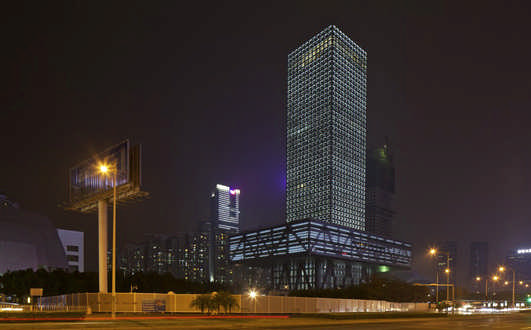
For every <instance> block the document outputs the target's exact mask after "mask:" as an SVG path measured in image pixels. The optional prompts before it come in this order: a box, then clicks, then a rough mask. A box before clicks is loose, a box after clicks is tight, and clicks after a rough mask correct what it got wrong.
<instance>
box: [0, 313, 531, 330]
mask: <svg viewBox="0 0 531 330" xmlns="http://www.w3.org/2000/svg"><path fill="white" fill-rule="evenodd" d="M3 329H15V330H16V329H20V330H23V329H45V330H52V329H140V330H146V329H198V330H200V329H209V330H211V329H294V330H295V329H322V330H346V329H356V330H369V329H370V330H376V329H383V330H386V329H452V330H458V329H507V330H510V329H518V330H524V329H530V330H531V314H527V313H520V314H511V315H481V316H455V317H447V318H446V317H445V318H409V319H367V320H334V319H326V318H307V317H296V318H289V319H207V320H190V319H184V320H183V319H178V320H141V319H135V320H117V321H113V320H108V319H92V320H91V319H87V320H80V321H55V322H46V321H44V322H43V321H40V322H20V321H18V322H10V323H5V322H1V323H0V330H3Z"/></svg>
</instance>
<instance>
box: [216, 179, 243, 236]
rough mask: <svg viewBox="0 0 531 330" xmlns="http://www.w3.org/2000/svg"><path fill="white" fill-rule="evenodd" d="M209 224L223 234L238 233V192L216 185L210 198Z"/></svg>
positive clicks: (237, 190)
mask: <svg viewBox="0 0 531 330" xmlns="http://www.w3.org/2000/svg"><path fill="white" fill-rule="evenodd" d="M210 200H211V219H210V221H211V224H212V226H213V227H214V229H215V230H220V231H222V232H225V233H237V232H239V231H240V190H239V189H233V188H230V187H227V186H224V185H221V184H218V185H216V188H215V190H214V191H213V192H212V194H211V196H210Z"/></svg>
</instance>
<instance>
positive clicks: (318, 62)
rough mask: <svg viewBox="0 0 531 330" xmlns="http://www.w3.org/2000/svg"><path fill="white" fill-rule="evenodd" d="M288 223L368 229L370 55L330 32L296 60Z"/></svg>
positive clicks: (291, 85)
mask: <svg viewBox="0 0 531 330" xmlns="http://www.w3.org/2000/svg"><path fill="white" fill-rule="evenodd" d="M287 93H288V96H287V152H286V203H287V205H286V212H287V215H286V219H287V221H288V222H292V221H297V220H301V219H307V218H312V219H317V220H321V221H325V222H329V223H333V224H336V225H340V226H345V227H348V228H353V229H356V230H365V183H366V182H365V166H366V164H365V162H366V157H365V151H366V131H367V129H366V121H367V120H366V94H367V54H366V52H365V51H364V50H363V49H361V48H360V47H359V46H358V45H356V44H355V43H354V42H353V41H352V40H350V38H348V37H347V36H346V35H345V34H343V32H341V31H340V30H339V29H338V28H337V27H335V26H333V25H332V26H329V27H327V28H326V29H324V30H323V31H322V32H320V33H318V34H317V35H316V36H314V37H313V38H311V39H310V40H308V41H306V42H305V43H303V44H302V45H301V46H300V47H298V48H297V49H295V50H294V51H293V52H291V53H290V54H289V56H288V91H287Z"/></svg>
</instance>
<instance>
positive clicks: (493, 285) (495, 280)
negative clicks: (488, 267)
mask: <svg viewBox="0 0 531 330" xmlns="http://www.w3.org/2000/svg"><path fill="white" fill-rule="evenodd" d="M499 279H500V277H499V276H498V275H494V276H492V302H493V303H494V302H495V301H494V299H496V297H495V296H496V282H498V280H499Z"/></svg>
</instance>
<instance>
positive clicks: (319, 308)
mask: <svg viewBox="0 0 531 330" xmlns="http://www.w3.org/2000/svg"><path fill="white" fill-rule="evenodd" d="M196 296H197V295H195V294H172V293H168V294H162V293H116V312H119V313H124V312H127V313H142V312H143V313H149V312H169V313H195V312H198V310H196V309H194V308H191V307H190V303H191V302H192V300H193V299H194V298H195V297H196ZM234 297H235V298H236V301H237V302H238V305H239V307H236V308H234V309H233V310H232V312H233V313H279V314H280V313H342V312H408V311H409V312H411V311H428V309H429V308H428V304H426V303H394V302H388V301H383V300H360V299H334V298H307V297H287V296H257V297H255V298H251V297H249V296H246V295H234ZM37 306H38V308H39V309H40V310H42V311H69V310H72V311H74V310H75V311H81V310H87V309H88V308H90V310H91V311H92V312H106V313H108V312H111V311H112V295H111V294H110V293H75V294H68V295H61V296H52V297H41V298H39V299H38V301H37Z"/></svg>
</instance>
